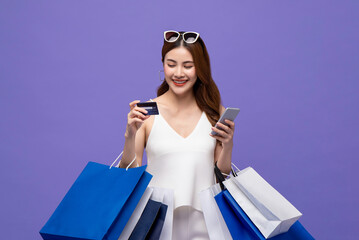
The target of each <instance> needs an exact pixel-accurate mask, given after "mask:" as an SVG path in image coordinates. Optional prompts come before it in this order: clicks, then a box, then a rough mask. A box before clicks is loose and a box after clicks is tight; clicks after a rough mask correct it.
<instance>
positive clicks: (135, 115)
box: [125, 100, 150, 137]
mask: <svg viewBox="0 0 359 240" xmlns="http://www.w3.org/2000/svg"><path fill="white" fill-rule="evenodd" d="M139 102H140V100H135V101H133V102H131V103H130V109H131V111H130V112H129V113H128V114H127V127H126V133H125V137H135V136H136V133H137V131H138V129H140V127H141V126H142V124H143V123H144V121H145V120H146V119H148V118H149V117H150V115H147V116H146V115H145V114H147V111H146V110H145V109H143V108H140V107H137V106H136V104H137V103H139Z"/></svg>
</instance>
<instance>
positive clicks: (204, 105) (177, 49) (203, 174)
mask: <svg viewBox="0 0 359 240" xmlns="http://www.w3.org/2000/svg"><path fill="white" fill-rule="evenodd" d="M162 62H163V68H164V74H165V79H164V81H163V82H162V84H161V85H160V86H159V88H158V91H157V96H158V97H157V98H155V99H154V100H153V101H155V102H157V105H158V108H159V112H160V114H159V115H155V116H153V115H152V116H146V115H145V114H146V113H147V111H146V110H145V109H143V108H140V107H137V106H136V104H137V103H139V102H140V101H139V100H136V101H133V102H131V103H130V109H131V111H130V112H129V114H128V122H127V127H126V133H125V146H124V152H123V158H122V160H121V163H120V167H127V166H128V165H129V164H131V165H130V167H136V166H139V165H141V163H142V156H143V151H144V149H146V153H147V164H148V166H147V171H148V172H149V173H151V174H152V175H153V178H152V180H151V183H150V185H152V186H158V187H164V188H171V189H173V190H174V209H175V210H174V219H173V239H181V240H183V239H208V232H207V229H206V225H205V222H204V218H203V213H202V211H201V206H200V203H199V196H198V194H199V192H200V191H201V190H203V189H206V188H208V187H209V186H211V185H213V184H214V177H213V167H214V163H215V162H217V166H218V167H219V169H221V171H222V172H224V173H229V171H230V169H231V154H232V148H233V133H234V123H233V122H232V121H229V120H226V123H227V124H228V126H226V125H224V124H221V123H218V122H217V121H218V119H219V116H220V115H221V114H222V113H223V112H224V110H225V109H224V107H223V106H222V105H221V98H220V94H219V91H218V88H217V86H216V84H215V82H214V81H213V79H212V75H211V68H210V60H209V56H208V53H207V49H206V46H205V44H204V42H203V40H202V39H201V38H200V36H199V34H198V33H195V32H176V31H166V32H165V33H164V44H163V48H162ZM215 125H217V126H218V127H220V128H221V129H222V130H220V129H218V128H216V127H215ZM211 130H214V131H215V132H216V133H217V134H216V135H212V134H210V132H211ZM132 160H133V161H132Z"/></svg>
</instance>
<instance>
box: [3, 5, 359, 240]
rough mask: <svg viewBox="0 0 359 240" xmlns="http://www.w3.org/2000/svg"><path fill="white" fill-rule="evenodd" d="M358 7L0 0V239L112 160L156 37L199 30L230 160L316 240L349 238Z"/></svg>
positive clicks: (354, 204) (33, 230)
mask: <svg viewBox="0 0 359 240" xmlns="http://www.w3.org/2000/svg"><path fill="white" fill-rule="evenodd" d="M358 12H359V2H358V1H356V0H353V1H345V0H344V1H331V0H323V1H311V0H310V1H309V0H305V1H284V0H282V1H263V2H260V3H256V2H253V1H230V2H228V1H226V2H225V1H222V2H219V1H193V2H192V1H191V2H190V1H188V2H187V1H175V2H173V3H172V2H171V1H140V2H139V1H69V0H67V1H64V0H63V1H25V0H24V1H14V0H1V1H0V112H1V117H0V154H1V155H0V159H1V167H0V178H1V181H0V182H1V205H0V210H1V212H0V226H1V229H2V231H1V239H7V240H11V239H40V235H39V233H38V231H39V230H40V229H41V227H42V226H43V225H44V224H45V222H46V221H47V220H48V218H49V217H50V215H51V214H52V212H53V211H54V209H55V208H56V206H57V205H58V204H59V202H60V201H61V199H62V197H63V196H64V195H65V194H66V192H67V190H68V189H69V188H70V186H71V184H72V183H73V182H74V180H75V179H76V177H77V176H78V175H79V173H80V172H81V170H82V169H83V167H84V166H85V165H86V163H87V162H88V161H96V162H100V163H105V164H111V163H112V161H113V160H114V159H115V158H116V156H117V154H119V153H120V152H121V150H122V147H123V143H124V137H123V136H124V131H125V125H126V115H127V112H128V103H129V102H131V101H132V100H134V99H141V100H148V99H149V98H153V97H155V91H156V88H157V86H158V85H159V84H160V81H159V78H158V71H159V70H160V69H161V68H162V64H161V55H160V51H161V46H162V41H163V39H162V34H163V31H164V30H168V29H175V30H194V31H198V32H199V33H200V34H201V36H202V37H203V39H204V41H205V42H206V44H207V47H208V51H209V54H210V57H211V63H212V71H213V76H214V79H215V81H216V82H217V84H218V87H219V89H220V91H221V94H222V99H223V105H224V106H230V107H239V108H241V112H240V114H239V117H238V118H237V119H236V132H235V149H234V150H233V161H234V162H235V163H236V164H237V165H238V166H239V167H240V168H245V167H247V166H252V167H254V168H255V169H256V170H257V171H258V172H259V173H260V174H261V175H262V176H263V177H264V178H265V179H267V180H268V181H269V182H270V183H271V184H272V185H273V186H274V187H275V188H276V189H278V190H279V191H280V192H281V193H282V194H283V195H284V196H285V197H286V198H287V199H288V200H289V201H291V202H292V203H293V204H294V205H295V206H296V207H297V208H298V209H299V210H300V211H301V212H302V213H303V217H302V218H301V222H302V223H303V225H304V226H305V227H306V228H307V229H308V230H309V231H310V232H311V233H312V234H313V236H314V237H315V238H318V239H353V238H354V236H357V235H358V234H359V230H358V227H357V226H358V223H359V221H358V215H359V211H358V209H359V208H358V193H357V187H355V189H354V186H357V185H354V183H355V182H358V180H359V179H358V175H357V174H356V172H357V168H358V162H357V159H358V148H359V145H358V144H359V139H358V135H359V131H358V126H357V125H358V122H359V108H358V102H359V101H358V100H359V97H358V90H359V81H358V80H359V47H358V45H359V44H358V43H359V31H358V29H359V14H358Z"/></svg>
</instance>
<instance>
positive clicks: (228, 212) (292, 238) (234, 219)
mask: <svg viewBox="0 0 359 240" xmlns="http://www.w3.org/2000/svg"><path fill="white" fill-rule="evenodd" d="M215 198H216V201H217V203H218V204H219V206H220V209H221V211H222V210H224V211H223V212H222V214H224V215H223V216H224V218H225V221H226V223H227V224H230V225H232V227H231V229H232V230H234V231H236V232H233V235H235V236H237V237H238V238H235V237H233V238H234V239H241V240H242V239H243V240H247V239H258V240H265V237H264V236H263V235H262V234H261V232H260V231H259V230H258V228H257V227H256V226H255V224H254V223H253V222H252V221H251V220H250V219H249V217H248V216H247V215H246V213H245V212H244V211H243V210H242V209H241V207H240V206H239V205H238V204H237V202H236V201H235V199H234V198H233V197H232V195H231V194H230V193H229V192H228V191H227V190H224V191H222V192H221V193H220V194H218V195H217V196H216V197H215ZM233 225H234V226H235V227H236V228H235V229H233ZM231 233H232V232H231ZM233 235H232V236H233ZM269 239H270V240H314V238H313V237H312V236H311V235H310V233H309V232H308V231H307V230H306V229H305V228H304V227H303V225H302V224H301V223H300V222H299V221H297V222H295V223H294V224H293V225H292V226H291V227H290V228H289V230H288V231H287V232H285V233H281V234H279V235H276V236H274V237H271V238H269Z"/></svg>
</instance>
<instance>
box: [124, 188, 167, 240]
mask: <svg viewBox="0 0 359 240" xmlns="http://www.w3.org/2000/svg"><path fill="white" fill-rule="evenodd" d="M149 199H151V200H153V201H157V202H161V203H163V204H164V205H166V206H168V208H167V211H166V214H163V211H162V212H160V213H159V214H162V215H161V216H159V217H158V219H157V220H156V221H155V220H154V219H153V221H155V224H156V227H153V230H152V232H151V233H150V234H147V232H145V234H144V235H145V236H147V235H148V237H149V236H156V235H159V236H160V237H159V240H167V239H171V238H172V223H173V190H172V189H166V188H159V187H147V189H146V191H145V193H144V194H143V195H142V198H141V200H140V201H139V203H138V204H137V207H136V209H135V210H134V212H133V213H132V216H131V218H130V219H129V220H128V222H127V224H126V226H125V228H124V229H123V231H122V233H121V236H120V237H119V238H118V240H128V239H129V238H130V236H131V234H132V232H133V230H134V229H135V227H136V224H137V223H138V221H139V220H140V217H141V215H142V213H143V211H144V209H145V207H146V205H147V202H148V200H149ZM161 221H162V224H161ZM161 225H162V226H161ZM161 227H162V229H161ZM137 230H138V229H137ZM148 231H149V230H148ZM158 233H159V234H158ZM157 239H158V238H157Z"/></svg>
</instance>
